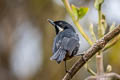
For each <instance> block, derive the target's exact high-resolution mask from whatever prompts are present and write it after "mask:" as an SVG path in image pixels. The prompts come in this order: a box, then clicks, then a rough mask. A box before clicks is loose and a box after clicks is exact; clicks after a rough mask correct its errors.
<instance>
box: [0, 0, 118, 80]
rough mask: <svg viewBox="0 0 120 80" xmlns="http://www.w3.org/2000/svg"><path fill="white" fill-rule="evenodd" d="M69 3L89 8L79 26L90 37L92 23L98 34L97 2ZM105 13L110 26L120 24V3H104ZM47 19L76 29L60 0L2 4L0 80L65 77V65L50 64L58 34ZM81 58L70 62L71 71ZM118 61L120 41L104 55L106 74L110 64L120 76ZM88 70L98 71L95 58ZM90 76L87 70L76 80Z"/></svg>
mask: <svg viewBox="0 0 120 80" xmlns="http://www.w3.org/2000/svg"><path fill="white" fill-rule="evenodd" d="M69 1H70V3H72V4H74V5H76V6H78V7H80V6H86V7H89V11H88V13H87V15H86V16H85V17H84V18H83V19H81V20H80V24H81V25H82V26H83V28H84V30H85V32H86V33H87V34H88V36H89V37H91V35H90V33H89V24H90V23H93V24H94V29H95V32H97V30H96V28H97V26H95V25H97V19H98V17H97V11H96V10H95V8H94V6H93V5H94V0H69ZM102 11H103V13H104V14H105V15H106V19H107V23H108V25H111V24H112V23H115V24H116V25H117V24H120V0H105V2H104V4H103V6H102ZM47 19H52V20H65V21H67V22H69V23H71V24H72V25H73V26H74V24H73V23H72V20H71V18H70V17H69V15H68V14H67V13H66V10H65V8H64V5H63V3H62V1H61V0H0V80H61V79H62V77H63V76H64V75H65V71H64V63H63V62H62V63H61V64H57V63H56V62H55V61H50V57H51V56H52V44H53V40H54V36H55V31H54V27H52V26H51V25H50V24H49V23H48V22H47ZM74 28H75V26H74ZM75 29H76V28H75ZM76 31H77V29H76ZM77 32H78V31H77ZM78 34H79V36H80V40H81V47H80V51H81V52H82V51H84V50H86V49H88V48H89V47H90V46H89V45H88V43H87V42H86V40H85V39H84V38H83V37H82V36H81V34H80V33H79V32H78ZM78 58H79V57H75V58H73V59H72V60H70V61H68V63H67V66H68V69H69V68H70V67H71V66H72V64H73V63H74V62H75V61H76V60H78ZM119 60H120V41H118V42H117V44H116V45H114V46H113V47H112V48H110V49H108V50H107V51H105V52H104V68H105V70H106V66H107V65H108V64H110V65H111V66H112V71H113V72H116V73H119V74H120V62H119ZM89 66H90V67H91V68H92V69H93V70H95V71H96V67H95V66H96V64H95V57H93V58H92V60H91V61H90V65H89ZM89 75H90V74H89V73H88V72H87V70H86V69H85V68H82V69H81V70H80V71H79V72H78V73H77V75H75V77H74V78H73V80H84V79H85V78H86V77H87V76H89Z"/></svg>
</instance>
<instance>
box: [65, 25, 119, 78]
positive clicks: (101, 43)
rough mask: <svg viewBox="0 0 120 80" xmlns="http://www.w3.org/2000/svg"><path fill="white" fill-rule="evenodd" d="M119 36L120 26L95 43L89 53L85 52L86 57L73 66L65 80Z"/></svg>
mask: <svg viewBox="0 0 120 80" xmlns="http://www.w3.org/2000/svg"><path fill="white" fill-rule="evenodd" d="M118 34H120V25H119V26H118V27H116V28H115V29H114V30H113V31H112V32H109V33H107V34H106V35H105V36H104V37H103V38H101V39H100V40H98V41H96V43H94V44H93V46H92V47H91V48H89V49H88V50H87V51H85V52H83V54H84V55H83V56H82V58H81V59H80V60H78V61H77V62H76V63H75V64H74V65H73V66H72V68H71V69H70V70H69V73H66V75H65V76H64V78H63V80H70V79H71V78H72V77H73V76H74V75H75V74H76V73H77V72H78V70H79V69H80V68H81V67H82V66H83V65H84V64H85V63H86V62H87V61H88V60H89V59H90V58H91V57H92V56H94V55H95V54H96V53H97V52H98V51H100V50H102V49H103V48H104V47H105V45H106V44H107V43H108V42H109V41H110V40H112V39H113V38H114V37H116V36H117V35H118Z"/></svg>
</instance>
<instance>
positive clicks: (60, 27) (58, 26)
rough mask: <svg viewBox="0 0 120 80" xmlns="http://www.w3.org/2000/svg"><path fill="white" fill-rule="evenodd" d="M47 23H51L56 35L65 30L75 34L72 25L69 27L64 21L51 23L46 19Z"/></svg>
mask: <svg viewBox="0 0 120 80" xmlns="http://www.w3.org/2000/svg"><path fill="white" fill-rule="evenodd" d="M48 22H49V23H51V24H52V25H53V26H54V27H55V30H56V34H58V33H59V32H61V31H63V30H65V29H71V30H72V31H73V32H75V30H74V28H73V27H72V25H70V24H69V23H67V22H65V21H52V20H50V19H48Z"/></svg>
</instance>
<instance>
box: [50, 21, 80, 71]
mask: <svg viewBox="0 0 120 80" xmlns="http://www.w3.org/2000/svg"><path fill="white" fill-rule="evenodd" d="M48 21H49V22H50V23H51V24H52V25H53V26H54V27H55V30H56V37H55V39H54V43H53V56H52V57H51V58H50V59H51V60H56V61H57V63H60V62H61V61H65V71H66V72H67V69H66V60H68V59H70V58H72V57H73V56H75V55H76V54H77V52H78V50H79V47H80V43H79V37H78V34H76V31H75V30H74V28H73V27H72V25H70V24H69V23H67V22H65V21H52V20H50V19H48Z"/></svg>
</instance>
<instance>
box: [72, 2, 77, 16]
mask: <svg viewBox="0 0 120 80" xmlns="http://www.w3.org/2000/svg"><path fill="white" fill-rule="evenodd" d="M71 8H72V11H73V14H74V15H75V16H78V8H77V7H76V6H75V5H73V4H72V5H71Z"/></svg>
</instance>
